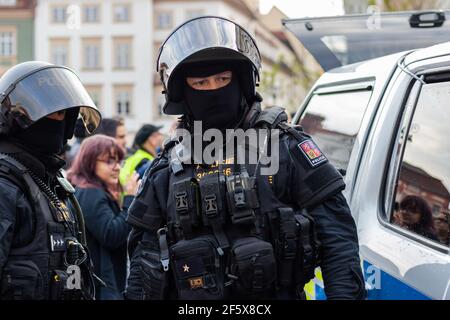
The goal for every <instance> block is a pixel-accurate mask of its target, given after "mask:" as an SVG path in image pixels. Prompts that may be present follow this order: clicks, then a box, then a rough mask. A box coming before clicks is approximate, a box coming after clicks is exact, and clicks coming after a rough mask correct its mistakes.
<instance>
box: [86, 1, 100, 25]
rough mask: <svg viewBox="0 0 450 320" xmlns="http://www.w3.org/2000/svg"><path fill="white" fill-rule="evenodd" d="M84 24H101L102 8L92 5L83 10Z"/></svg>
mask: <svg viewBox="0 0 450 320" xmlns="http://www.w3.org/2000/svg"><path fill="white" fill-rule="evenodd" d="M83 22H86V23H96V22H100V6H99V5H90V6H86V7H84V8H83Z"/></svg>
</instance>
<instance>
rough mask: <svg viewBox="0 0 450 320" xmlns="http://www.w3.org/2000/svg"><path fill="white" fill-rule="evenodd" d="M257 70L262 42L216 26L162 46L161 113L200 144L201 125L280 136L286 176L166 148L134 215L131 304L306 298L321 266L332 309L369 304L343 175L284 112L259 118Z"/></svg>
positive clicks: (214, 21) (191, 27) (176, 142)
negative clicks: (341, 303) (343, 303)
mask: <svg viewBox="0 0 450 320" xmlns="http://www.w3.org/2000/svg"><path fill="white" fill-rule="evenodd" d="M260 67H261V57H260V53H259V50H258V48H257V45H256V43H255V41H254V39H253V38H252V37H251V36H250V35H249V33H248V32H247V31H246V30H244V29H243V28H242V27H240V26H239V25H237V24H235V23H234V22H232V21H229V20H227V19H224V18H220V17H200V18H196V19H193V20H190V21H187V22H185V23H184V24H182V25H181V26H179V27H178V28H177V29H176V30H175V31H174V32H173V33H172V34H171V35H170V36H169V37H168V38H167V39H166V41H165V42H164V43H163V45H162V47H161V51H160V54H159V58H158V61H157V70H158V72H159V74H160V77H161V80H162V83H163V85H164V90H165V95H166V104H165V106H164V112H165V113H166V114H173V115H182V118H181V120H180V125H179V127H180V128H183V129H185V130H187V131H188V132H190V133H193V134H195V132H194V129H195V124H194V121H201V123H202V129H203V131H202V132H204V131H205V130H207V129H218V130H220V131H222V132H223V131H225V130H226V129H244V130H245V129H249V128H254V129H261V128H268V129H271V130H274V129H279V130H280V132H281V135H280V138H279V158H280V159H279V170H278V172H277V173H275V174H273V175H271V176H268V175H263V174H261V170H260V169H261V168H258V165H255V164H251V163H246V164H245V165H238V164H236V157H234V159H232V160H233V161H232V162H231V163H230V162H228V161H225V162H226V163H222V162H220V160H218V162H217V163H215V164H209V165H207V164H202V163H200V164H198V163H195V162H194V161H185V160H186V157H185V155H183V150H181V151H182V152H179V151H180V150H178V151H177V152H173V151H174V150H177V148H179V146H180V145H181V144H180V138H179V137H178V138H176V139H173V140H171V141H169V142H167V143H166V144H165V146H164V150H163V152H162V153H160V154H159V156H158V157H157V158H156V159H155V160H154V161H153V163H152V165H151V167H150V168H149V169H148V170H147V172H146V174H145V176H144V179H143V182H142V184H141V187H140V190H139V192H138V194H137V196H136V199H135V200H134V202H133V204H132V206H131V207H130V209H129V216H128V222H129V223H130V224H131V225H132V226H133V231H132V233H131V236H130V238H129V251H130V256H131V270H130V276H129V279H128V288H127V298H128V299H166V298H170V299H230V298H234V299H240V298H243V299H256V298H266V299H272V298H277V299H299V298H300V299H304V298H305V294H304V291H303V287H304V285H305V283H307V282H308V281H309V280H310V279H311V278H312V277H313V275H314V268H315V267H316V266H320V267H321V269H322V273H323V278H324V283H325V293H326V295H327V298H328V299H363V298H365V294H366V293H365V289H364V280H363V277H362V272H361V266H360V259H359V254H358V250H359V248H358V238H357V233H356V227H355V223H354V220H353V218H352V216H351V214H350V209H349V207H348V205H347V202H346V200H345V198H344V197H343V195H342V193H341V191H342V190H343V189H344V187H345V185H344V182H343V179H342V176H341V175H340V174H339V173H338V171H337V170H336V169H335V168H334V167H333V166H332V165H331V164H330V163H329V161H328V160H327V159H326V157H325V156H324V155H323V154H322V153H321V152H320V149H319V148H318V147H317V145H316V144H315V143H314V141H313V140H312V139H311V137H310V136H308V135H307V134H305V133H304V132H302V130H301V129H300V128H296V127H291V126H289V125H287V124H286V119H287V117H286V114H285V113H284V112H283V111H282V109H281V108H270V109H268V110H264V111H262V110H261V106H260V104H261V101H262V98H261V97H260V95H259V94H258V93H257V92H256V86H257V82H258V81H259V71H260ZM183 139H188V138H186V137H183ZM194 140H195V139H194ZM203 147H205V146H202V148H203ZM206 147H207V146H206ZM246 147H248V146H246ZM194 148H195V147H194ZM202 150H203V149H202ZM228 151H229V150H228ZM233 152H235V153H236V150H233ZM178 155H181V156H180V157H178ZM194 157H195V152H194ZM219 159H220V158H219ZM189 160H192V158H190V159H189ZM193 162H194V163H193Z"/></svg>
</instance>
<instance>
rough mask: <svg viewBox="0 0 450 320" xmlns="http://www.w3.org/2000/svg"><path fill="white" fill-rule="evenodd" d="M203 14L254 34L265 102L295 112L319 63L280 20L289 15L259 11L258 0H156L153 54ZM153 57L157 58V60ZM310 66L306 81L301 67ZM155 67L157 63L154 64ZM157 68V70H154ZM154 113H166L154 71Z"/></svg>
mask: <svg viewBox="0 0 450 320" xmlns="http://www.w3.org/2000/svg"><path fill="white" fill-rule="evenodd" d="M203 15H214V16H222V17H225V18H228V19H231V20H233V21H235V22H237V23H238V24H240V25H241V26H243V27H244V28H245V29H246V30H248V31H249V32H250V33H251V34H252V36H254V37H255V39H256V42H257V43H258V47H259V49H260V52H261V56H262V77H261V83H260V87H259V88H258V91H259V92H260V93H261V94H262V95H263V97H264V101H263V106H266V107H267V106H274V105H277V106H283V107H285V108H287V109H288V110H289V111H290V112H293V111H295V110H296V109H297V107H298V106H299V105H300V103H301V102H302V100H303V98H304V96H305V95H306V91H307V90H308V89H309V85H310V84H312V83H310V82H313V81H314V80H315V79H316V78H317V77H318V75H319V74H320V67H318V65H317V64H316V63H315V61H314V59H312V58H310V57H308V56H307V53H306V51H305V50H304V49H303V47H302V46H301V45H300V42H299V41H298V40H297V39H296V38H295V37H294V36H293V35H291V33H290V32H289V31H288V30H287V29H285V28H284V27H283V26H282V24H281V19H284V18H286V15H285V14H284V13H282V12H281V11H280V10H278V9H277V8H275V7H274V8H273V9H272V10H271V11H270V12H269V13H268V14H267V15H261V14H259V1H258V0H203V1H199V0H154V20H153V23H154V56H155V59H156V57H157V55H158V51H159V48H160V46H161V44H162V42H163V41H164V39H165V38H166V37H167V36H168V35H169V33H170V32H171V31H172V30H173V29H174V28H175V27H176V26H178V25H180V24H181V23H183V22H184V21H186V20H188V19H191V18H194V17H198V16H203ZM155 59H154V60H155ZM305 65H306V69H308V71H309V70H311V72H312V73H311V79H313V80H311V81H307V83H306V84H305V83H303V81H304V79H305V77H304V74H303V73H302V71H304V69H305ZM155 69H156V67H155ZM155 69H154V70H155ZM153 83H154V88H155V89H154V92H155V96H154V108H155V111H154V114H155V115H159V117H161V118H162V117H165V116H164V115H163V114H162V111H161V108H162V106H163V105H164V96H163V95H162V94H161V91H162V86H161V85H160V80H159V77H158V75H157V74H156V72H154V79H153Z"/></svg>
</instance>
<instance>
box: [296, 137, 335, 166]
mask: <svg viewBox="0 0 450 320" xmlns="http://www.w3.org/2000/svg"><path fill="white" fill-rule="evenodd" d="M297 146H298V148H299V149H300V151H301V153H302V154H303V155H304V156H305V158H306V160H307V161H308V163H309V164H310V165H311V167H313V168H315V167H317V166H318V165H320V164H322V163H324V162H327V161H328V159H327V158H326V157H325V155H324V154H323V153H322V151H320V149H319V147H318V146H317V145H316V144H315V142H314V141H312V140H311V139H307V140H305V141H302V142H300V143H299V144H298V145H297Z"/></svg>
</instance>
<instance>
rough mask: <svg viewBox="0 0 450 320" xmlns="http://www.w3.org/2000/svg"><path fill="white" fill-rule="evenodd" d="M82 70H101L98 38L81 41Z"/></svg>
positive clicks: (99, 41)
mask: <svg viewBox="0 0 450 320" xmlns="http://www.w3.org/2000/svg"><path fill="white" fill-rule="evenodd" d="M83 68H84V69H100V68H101V40H100V39H99V38H92V39H84V40H83Z"/></svg>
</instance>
